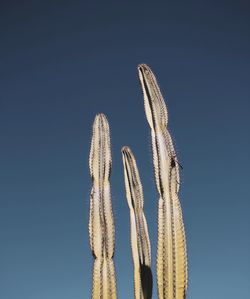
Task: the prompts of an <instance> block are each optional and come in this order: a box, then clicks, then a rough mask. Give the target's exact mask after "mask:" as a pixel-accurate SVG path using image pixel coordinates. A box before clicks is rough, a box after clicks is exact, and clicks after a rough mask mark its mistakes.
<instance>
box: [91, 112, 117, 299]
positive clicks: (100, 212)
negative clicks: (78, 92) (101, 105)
mask: <svg viewBox="0 0 250 299" xmlns="http://www.w3.org/2000/svg"><path fill="white" fill-rule="evenodd" d="M89 169H90V174H91V178H92V190H91V195H90V216H89V237H90V247H91V250H92V254H93V256H94V259H95V260H94V267H93V286H92V299H115V298H116V280H115V269H114V263H113V255H114V246H115V228H114V220H113V213H112V203H111V192H110V183H109V177H110V171H111V150H110V135H109V124H108V121H107V119H106V117H105V116H104V115H103V114H99V115H97V116H96V118H95V121H94V124H93V136H92V140H91V149H90V156H89Z"/></svg>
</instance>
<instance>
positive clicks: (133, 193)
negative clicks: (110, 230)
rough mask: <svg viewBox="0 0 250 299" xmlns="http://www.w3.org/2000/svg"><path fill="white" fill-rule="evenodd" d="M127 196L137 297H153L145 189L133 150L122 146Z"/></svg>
mask: <svg viewBox="0 0 250 299" xmlns="http://www.w3.org/2000/svg"><path fill="white" fill-rule="evenodd" d="M122 159H123V165H124V178H125V188H126V196H127V201H128V206H129V209H130V226H131V229H130V230H131V247H132V255H133V261H134V294H135V299H150V298H151V297H152V286H153V285H152V284H153V282H152V272H151V248H150V241H149V235H148V227H147V222H146V218H145V216H144V213H143V191H142V185H141V181H140V176H139V172H138V169H137V165H136V161H135V158H134V156H133V153H132V151H131V150H130V149H129V147H123V148H122Z"/></svg>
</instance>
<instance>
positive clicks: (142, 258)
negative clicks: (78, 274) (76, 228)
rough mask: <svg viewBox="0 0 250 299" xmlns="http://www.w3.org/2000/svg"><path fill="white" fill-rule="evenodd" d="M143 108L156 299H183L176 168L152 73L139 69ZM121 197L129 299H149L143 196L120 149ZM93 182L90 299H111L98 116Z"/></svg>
mask: <svg viewBox="0 0 250 299" xmlns="http://www.w3.org/2000/svg"><path fill="white" fill-rule="evenodd" d="M138 71H139V79H140V82H141V86H142V90H143V95H144V107H145V113H146V117H147V121H148V123H149V126H150V128H151V137H152V152H153V165H154V174H155V182H156V187H157V191H158V193H159V201H158V245H157V289H158V298H159V299H185V297H186V292H187V281H188V273H187V252H186V239H185V231H184V224H183V218H182V210H181V205H180V201H179V198H178V192H179V187H180V176H179V167H180V164H179V162H178V160H177V156H176V152H175V150H174V146H173V142H172V138H171V136H170V133H169V130H168V113H167V108H166V105H165V102H164V99H163V97H162V95H161V92H160V89H159V87H158V84H157V81H156V79H155V76H154V74H153V73H152V71H151V69H150V68H149V67H148V66H147V65H145V64H141V65H139V66H138ZM122 159H123V166H124V180H125V190H126V197H127V202H128V206H129V211H130V234H131V248H132V258H133V263H134V298H135V299H151V298H152V287H153V279H152V272H151V248H150V240H149V234H148V227H147V222H146V218H145V215H144V212H143V205H144V200H143V190H142V184H141V181H140V176H139V172H138V169H137V165H136V160H135V157H134V155H133V153H132V151H131V150H130V149H129V147H127V146H126V147H123V148H122ZM89 168H90V174H91V178H92V190H91V195H90V216H89V237H90V247H91V251H92V254H93V257H94V266H93V285H92V299H116V279H115V268H114V263H113V256H114V246H115V229H114V220H113V213H112V202H111V192H110V182H109V178H110V170H111V150H110V133H109V124H108V121H107V118H106V117H105V116H104V115H103V114H98V115H97V116H96V118H95V121H94V124H93V135H92V140H91V149H90V157H89Z"/></svg>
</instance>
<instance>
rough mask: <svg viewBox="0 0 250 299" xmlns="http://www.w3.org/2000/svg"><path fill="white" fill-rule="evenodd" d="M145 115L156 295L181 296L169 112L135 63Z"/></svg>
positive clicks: (180, 236)
mask: <svg viewBox="0 0 250 299" xmlns="http://www.w3.org/2000/svg"><path fill="white" fill-rule="evenodd" d="M138 70H139V78H140V81H141V85H142V89H143V95H144V107H145V112H146V117H147V120H148V123H149V126H150V128H151V137H152V150H153V164H154V173H155V181H156V186H157V190H158V193H159V196H160V198H159V204H158V246H157V285H158V297H159V299H183V298H185V296H186V290H187V253H186V240H185V232H184V224H183V220H182V211H181V206H180V201H179V198H178V191H179V185H180V178H179V163H178V160H177V157H176V153H175V150H174V146H173V142H172V139H171V136H170V133H169V131H168V128H167V124H168V113H167V108H166V105H165V102H164V99H163V97H162V95H161V92H160V89H159V87H158V85H157V82H156V79H155V76H154V74H153V73H152V71H151V70H150V68H149V67H148V66H147V65H145V64H141V65H139V66H138Z"/></svg>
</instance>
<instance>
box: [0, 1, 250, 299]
mask: <svg viewBox="0 0 250 299" xmlns="http://www.w3.org/2000/svg"><path fill="white" fill-rule="evenodd" d="M0 37H1V43H0V85H1V87H0V143H1V144H0V148H1V150H0V159H1V163H0V243H1V246H0V265H1V267H0V281H1V283H0V284H1V288H0V298H1V299H72V298H74V299H78V298H79V299H87V298H90V293H91V275H92V256H91V253H90V250H89V243H88V229H87V225H88V209H89V192H90V187H91V181H90V178H89V171H88V153H89V145H90V138H91V126H92V121H93V119H94V116H95V114H96V113H99V112H103V113H105V114H106V115H107V117H108V119H109V122H110V127H111V134H112V146H113V149H112V151H113V169H112V178H111V183H112V195H113V206H114V214H115V220H116V255H115V264H116V270H117V284H118V292H119V298H120V299H127V298H133V267H132V260H131V252H130V238H129V213H128V207H127V203H126V199H125V193H124V185H123V170H122V162H121V153H120V148H121V147H122V146H123V145H129V146H130V147H131V148H132V150H133V151H134V154H135V155H136V157H137V162H138V167H139V169H140V173H141V178H142V182H143V185H144V195H145V214H146V216H147V220H148V225H149V233H150V237H151V243H152V258H153V271H154V274H155V256H156V237H157V234H156V232H157V201H158V196H157V192H156V190H155V184H154V178H153V170H152V163H151V150H150V132H149V127H148V124H147V121H146V118H145V115H144V108H143V98H142V93H141V89H140V85H139V81H138V77H137V69H136V67H137V64H138V63H147V64H149V65H150V66H151V68H152V69H153V70H154V72H155V73H156V75H157V78H158V81H159V83H160V86H161V89H162V91H163V94H164V96H165V99H166V102H167V104H168V109H169V122H170V129H171V132H172V134H173V136H174V141H175V146H176V149H177V152H178V156H179V160H180V161H181V163H182V165H183V167H184V170H183V171H182V173H181V178H182V180H181V181H182V187H181V201H182V206H183V213H184V220H185V226H186V233H187V242H188V257H189V277H190V279H189V290H188V298H190V299H200V298H202V299H235V298H247V297H248V296H249V293H250V284H249V280H250V254H249V253H250V237H249V227H250V217H249V213H250V192H249V187H248V185H249V171H250V160H249V153H250V141H249V129H250V125H249V112H250V88H249V79H250V78H249V67H250V59H249V53H250V5H249V1H247V0H245V1H244V0H239V1H203V0H201V1H193V0H190V1H155V2H153V1H146V0H145V1H53V0H51V1H46V0H43V1H1V4H0ZM154 276H155V275H154ZM154 298H156V281H155V280H154Z"/></svg>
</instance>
